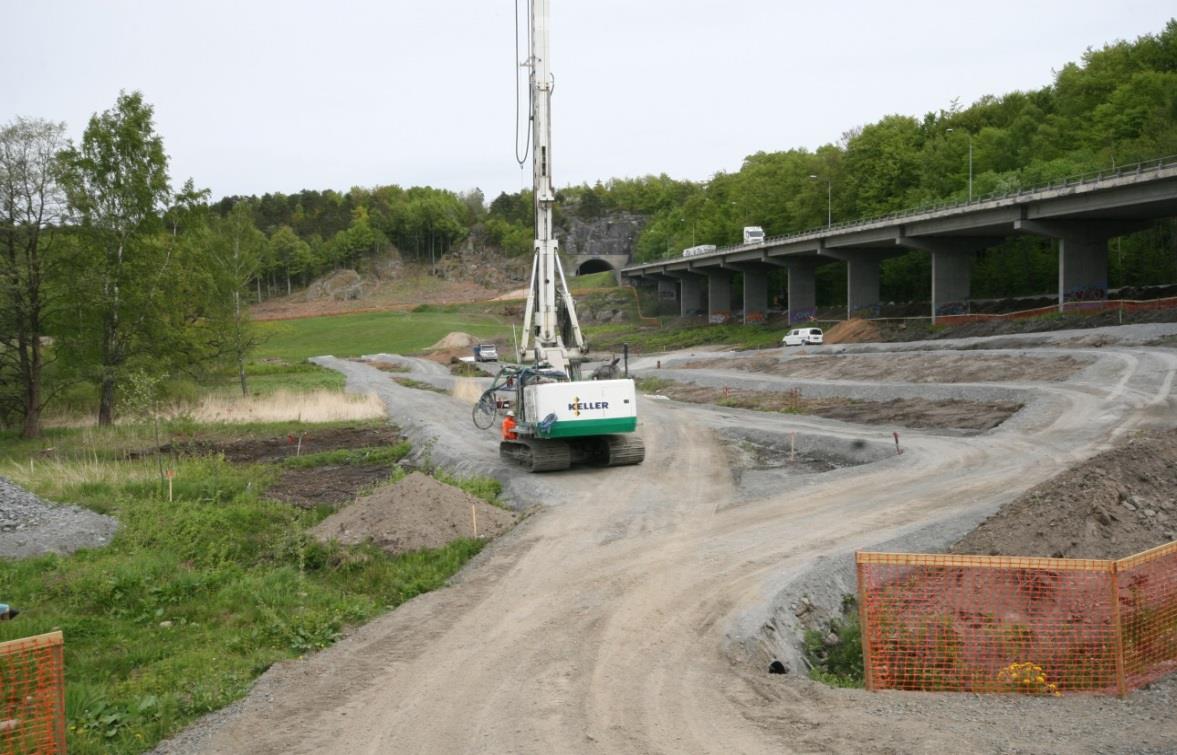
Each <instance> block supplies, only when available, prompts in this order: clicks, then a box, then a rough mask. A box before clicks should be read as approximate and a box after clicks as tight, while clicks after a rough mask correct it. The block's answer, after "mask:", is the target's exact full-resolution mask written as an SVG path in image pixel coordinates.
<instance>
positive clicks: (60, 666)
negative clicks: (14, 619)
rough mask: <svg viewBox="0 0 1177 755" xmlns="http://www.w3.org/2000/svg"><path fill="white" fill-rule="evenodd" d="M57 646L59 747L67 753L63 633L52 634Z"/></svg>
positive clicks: (55, 657)
mask: <svg viewBox="0 0 1177 755" xmlns="http://www.w3.org/2000/svg"><path fill="white" fill-rule="evenodd" d="M52 636H53V639H54V641H55V644H54V646H53V665H54V667H55V668H56V671H57V679H56V683H57V712H58V715H57V746H58V747H60V748H61V752H62V754H63V755H64V753H65V644H64V642H63V640H62V636H61V632H60V631H58V632H53V633H52Z"/></svg>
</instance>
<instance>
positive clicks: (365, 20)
mask: <svg viewBox="0 0 1177 755" xmlns="http://www.w3.org/2000/svg"><path fill="white" fill-rule="evenodd" d="M551 2H552V6H553V8H552V26H553V28H552V50H551V60H552V70H553V72H554V74H555V76H556V82H557V86H556V91H555V94H554V102H553V113H554V115H553V122H554V126H553V167H554V175H555V176H556V179H557V181H556V183H557V185H559V186H565V185H568V184H575V183H581V182H586V181H587V182H590V183H591V182H594V181H596V180H598V179H601V180H605V179H608V178H611V177H627V176H640V175H645V174H649V173H667V174H669V175H671V176H673V177H675V178H684V179H693V180H704V179H707V178H708V177H710V176H711V175H712V174H714V173H715V172H717V171H734V170H738V169H739V166H740V163H741V161H742V160H743V158H744V157H745V156H746V155H748V154H751V153H754V152H757V151H761V150H764V151H776V150H786V149H790V148H795V147H805V148H808V149H814V148H816V147H818V146H820V145H822V144H826V143H831V142H836V141H837V140H838V139H839V138H840V137H841V135H842V133H843V132H845V131H847V130H848V129H850V128H853V127H855V126H859V125H863V124H865V123H870V122H872V121H875V120H877V119H879V118H880V117H882V116H884V115H887V114H889V113H900V114H904V115H913V116H916V117H922V116H923V114H924V113H926V112H929V111H935V110H939V109H941V108H947V107H948V106H949V104H950V103H951V101H952V100H953V98H960V103H961V105H962V106H967V105H968V104H970V103H972V102H973V101H975V100H976V99H977V98H979V97H981V96H982V95H985V94H997V95H1000V94H1004V93H1006V92H1010V91H1013V90H1028V89H1037V88H1039V87H1042V86H1044V85H1046V84H1048V83H1050V82H1051V80H1052V69H1057V68H1060V67H1061V66H1062V65H1064V64H1065V63H1067V62H1069V61H1078V60H1079V58H1080V56H1081V54H1082V53H1083V51H1084V50H1085V49H1086V48H1088V47H1095V48H1098V47H1102V46H1103V45H1104V44H1105V43H1108V42H1112V41H1115V40H1117V39H1126V40H1132V39H1135V38H1136V37H1138V36H1140V35H1142V34H1156V33H1159V32H1160V31H1161V30H1162V29H1163V28H1164V26H1165V23H1166V22H1167V21H1168V19H1169V18H1171V17H1173V16H1177V6H1174V5H1173V3H1172V0H1119V2H1111V0H1018V1H1017V2H1014V1H1012V0H990V1H989V2H970V3H959V2H945V1H944V0H910V1H907V2H889V3H883V2H865V1H861V0H842V2H816V1H815V0H809V1H808V2H804V3H800V2H795V1H793V0H551ZM524 5H525V3H524ZM513 17H514V3H513V0H449V1H448V2H445V1H438V0H432V1H430V0H419V1H418V2H408V1H407V0H383V1H380V0H335V1H334V2H323V1H322V0H320V1H319V2H303V1H301V0H287V1H285V2H277V1H271V0H266V1H264V2H263V1H261V0H233V1H228V0H203V1H202V2H184V3H178V2H167V1H166V0H150V1H138V2H137V1H135V0H103V1H102V2H97V1H93V2H85V1H83V0H74V1H73V2H70V1H68V0H35V1H34V0H0V18H2V19H4V24H5V26H6V27H7V28H6V30H5V33H4V34H3V42H0V70H3V71H5V72H6V73H5V75H4V76H2V77H0V123H5V122H8V121H10V120H11V119H12V118H13V117H14V116H17V115H24V116H29V117H42V118H49V119H52V120H60V121H65V122H66V124H67V126H68V127H69V133H70V134H71V136H72V137H73V138H75V139H78V138H80V136H81V133H82V130H83V129H84V128H85V125H86V121H87V120H88V119H89V117H90V115H92V114H93V113H95V112H98V111H102V110H106V109H108V108H110V107H112V106H113V105H114V101H115V98H116V97H117V96H118V92H119V90H120V89H126V90H128V91H129V90H134V89H138V90H140V91H142V92H143V94H144V96H145V98H146V100H147V101H148V102H149V103H151V104H152V105H153V106H154V107H155V116H156V126H157V129H158V131H159V133H160V134H161V135H162V136H163V138H164V144H165V147H166V149H167V151H168V153H169V154H170V156H171V160H172V162H171V174H172V178H173V181H174V182H175V184H177V185H178V184H179V183H181V182H182V181H183V180H184V179H185V178H188V177H192V178H194V179H195V180H196V183H197V186H201V187H207V188H209V189H211V190H212V192H213V197H214V198H219V197H221V196H224V195H227V194H262V193H264V192H267V191H281V192H285V193H290V192H295V191H298V190H299V189H303V188H308V189H327V188H333V189H336V190H340V191H345V190H347V189H348V188H350V187H351V186H374V185H378V184H390V183H396V184H400V185H402V186H413V185H430V186H437V187H442V188H448V189H453V190H455V191H462V190H467V189H471V188H474V187H476V186H477V187H480V188H481V189H482V190H483V191H484V192H485V194H486V196H487V199H488V201H489V200H490V199H493V198H494V197H495V196H496V195H497V194H498V192H500V191H503V190H507V191H516V190H518V189H519V188H521V187H522V186H523V185H524V182H526V183H527V184H530V172H528V174H527V176H526V177H521V174H520V171H519V168H518V166H517V165H516V163H515V161H514V151H513V146H512V141H513V138H514V133H515V120H514V107H515V101H514V97H515V89H514V83H513V79H512V76H513V75H514V72H515V66H514V62H515V55H514V44H515V42H514V35H513V31H512V28H513V27H512V19H513ZM508 66H510V67H508Z"/></svg>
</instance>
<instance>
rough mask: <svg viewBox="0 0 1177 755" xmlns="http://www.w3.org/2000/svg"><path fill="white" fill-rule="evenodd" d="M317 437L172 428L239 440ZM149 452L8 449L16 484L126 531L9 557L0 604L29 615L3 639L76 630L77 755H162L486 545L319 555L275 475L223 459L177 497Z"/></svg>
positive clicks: (119, 441)
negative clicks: (278, 672)
mask: <svg viewBox="0 0 1177 755" xmlns="http://www.w3.org/2000/svg"><path fill="white" fill-rule="evenodd" d="M353 424H354V423H353ZM306 427H307V425H305V424H301V423H277V424H266V425H261V426H257V425H255V426H249V427H248V428H246V427H243V426H241V425H234V426H230V427H223V426H188V425H185V426H184V427H183V428H175V427H173V428H171V429H172V430H173V431H175V430H177V429H182V430H184V431H186V432H190V433H191V434H192V435H197V436H200V437H209V436H218V437H232V438H234V439H239V438H242V437H245V436H248V435H250V434H253V435H267V436H269V435H273V434H281V433H285V432H289V431H297V430H298V429H305V428H306ZM315 427H318V426H315ZM185 437H190V436H189V435H185V434H180V435H173V436H169V439H172V440H176V439H181V440H182V439H184V438H185ZM152 438H153V428H150V427H143V426H132V427H124V428H115V429H113V430H111V431H98V430H72V431H71V430H60V431H55V433H54V435H53V436H51V437H50V438H49V439H48V440H49V442H51V443H53V444H54V449H55V450H54V454H55V455H56V458H55V459H54V460H52V461H50V460H47V459H43V458H40V457H39V452H40V445H41V444H33V443H27V442H20V441H16V440H15V439H12V438H11V437H7V436H0V458H3V459H5V460H6V462H5V463H3V464H2V465H0V469H2V470H3V472H4V474H6V475H7V476H10V477H12V478H13V479H14V480H15V481H17V482H19V483H21V484H23V485H25V486H27V487H28V488H30V489H32V490H33V491H34V492H37V493H39V494H41V495H45V496H49V497H52V498H54V499H56V500H62V501H68V502H70V503H77V504H80V505H83V506H86V507H88V508H91V509H94V510H97V511H100V512H103V513H107V514H111V515H113V516H115V517H117V518H118V520H119V522H120V527H119V530H118V532H117V534H116V536H115V539H114V541H113V542H112V543H111V545H110V546H108V547H106V548H103V549H98V550H92V551H82V552H79V553H76V554H73V555H71V556H45V557H41V558H36V559H29V560H24V561H0V595H3V596H4V598H5V600H7V601H8V602H10V603H12V604H13V605H16V606H18V607H20V608H21V610H22V611H23V613H22V614H21V616H20V617H19V618H18V619H17V620H16V621H12V622H3V623H0V641H4V640H9V639H15V638H17V637H24V636H29V635H33V634H38V633H42V632H47V631H51V630H54V629H61V630H62V631H63V632H64V634H65V641H66V646H65V647H66V680H67V693H66V698H67V700H66V707H67V716H68V735H67V736H68V746H69V750H70V752H72V753H133V752H142V751H144V750H146V749H149V748H151V747H152V746H153V745H154V744H155V743H156V742H158V741H159V740H161V739H163V738H165V737H167V736H169V735H170V734H172V733H174V732H176V731H178V730H179V729H180V728H182V727H183V726H185V725H186V724H188V723H189V722H191V721H193V720H194V719H196V718H197V717H199V716H201V715H203V714H205V713H208V712H209V711H212V710H216V709H218V708H221V707H223V706H224V705H226V704H228V703H229V702H232V701H233V700H235V699H237V698H239V697H241V696H243V695H244V694H245V693H246V691H247V690H248V688H249V686H250V684H251V683H252V681H253V680H254V679H255V678H256V677H257V676H258V675H259V674H260V673H262V672H263V671H265V669H267V668H268V667H269V666H270V665H272V664H273V663H275V662H277V661H280V660H283V659H288V658H294V657H298V656H301V655H303V654H305V653H309V652H313V651H315V650H318V649H320V648H323V647H325V646H327V645H329V644H331V643H332V642H334V641H335V639H336V638H338V637H339V636H340V634H341V633H342V632H344V631H345V629H346V627H347V626H349V625H354V624H357V623H360V622H363V621H365V620H367V619H369V618H371V617H373V616H375V615H377V614H379V613H382V612H384V611H386V610H388V609H389V608H392V607H395V606H397V605H399V604H400V603H402V602H404V601H405V600H408V599H409V598H412V597H414V596H415V595H418V594H421V593H423V592H427V591H429V590H432V589H435V588H437V587H439V586H441V585H442V584H444V583H445V581H446V580H447V579H448V578H449V577H450V576H451V575H452V574H453V573H455V572H456V571H457V570H458V569H460V568H461V567H462V565H463V564H465V563H466V561H467V560H469V559H470V558H471V557H472V556H473V555H475V554H476V553H478V551H479V550H480V549H481V548H482V546H483V543H482V542H480V541H472V540H458V541H455V542H453V543H450V544H449V545H447V546H446V547H444V548H441V549H436V550H430V551H421V552H416V553H409V554H405V555H401V556H396V557H392V556H388V555H387V554H385V553H383V552H382V551H380V550H378V549H376V548H372V547H367V546H354V547H341V546H338V545H323V544H321V543H319V542H318V541H316V540H315V539H313V538H312V537H311V536H310V535H309V534H308V530H309V528H310V527H312V526H314V525H315V524H317V523H318V522H319V521H320V520H321V519H322V518H323V517H324V516H325V515H326V514H327V511H326V510H322V509H319V510H303V509H299V508H296V507H292V506H287V505H283V504H279V503H275V502H272V501H268V500H266V499H265V497H264V495H263V494H262V492H261V491H263V490H265V488H266V486H267V485H268V484H269V483H270V481H271V480H272V479H273V478H274V476H275V475H276V474H277V467H276V466H274V465H234V464H230V463H228V462H226V461H225V460H224V459H223V458H221V457H219V456H205V457H194V458H185V457H181V458H178V459H173V460H171V464H172V465H174V466H175V467H176V469H177V474H176V477H175V484H174V490H173V495H174V500H172V501H168V500H167V494H166V488H165V487H164V486H162V485H161V484H160V480H159V478H158V470H157V469H156V462H155V459H154V458H151V457H134V456H133V457H130V458H128V457H127V451H128V450H129V449H135V448H143V447H145V446H148V445H150V442H151V440H152ZM402 446H403V444H402ZM402 446H394V447H392V448H388V449H380V448H377V449H351V450H345V451H338V452H337V451H332V452H327V453H324V454H314V455H309V456H304V457H299V458H298V459H297V460H288V461H291V462H292V463H295V464H300V465H301V464H322V463H352V462H356V463H358V462H361V461H365V462H366V461H370V460H372V458H373V457H377V456H379V457H381V458H382V459H384V460H392V459H394V458H399V457H400V456H403V454H404V453H405V452H406V451H407V450H408V449H407V447H402Z"/></svg>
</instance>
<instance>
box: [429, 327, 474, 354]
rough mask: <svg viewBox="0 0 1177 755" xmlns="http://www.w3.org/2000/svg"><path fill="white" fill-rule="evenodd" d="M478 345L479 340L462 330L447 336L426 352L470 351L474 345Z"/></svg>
mask: <svg viewBox="0 0 1177 755" xmlns="http://www.w3.org/2000/svg"><path fill="white" fill-rule="evenodd" d="M476 343H478V339H477V338H475V337H474V336H472V335H470V334H469V333H463V332H461V331H460V330H459V331H454V332H453V333H449V334H447V335H446V336H445V337H444V338H442V339H441V340H440V341H438V342H437V343H435V344H433V345H432V346H430V347H429V348H428V349H426V351H448V350H450V349H468V348H470V347H471V346H473V345H474V344H476Z"/></svg>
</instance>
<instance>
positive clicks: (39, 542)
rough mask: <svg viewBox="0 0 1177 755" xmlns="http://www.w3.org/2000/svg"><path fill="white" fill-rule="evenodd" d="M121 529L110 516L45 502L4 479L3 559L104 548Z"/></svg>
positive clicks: (0, 512)
mask: <svg viewBox="0 0 1177 755" xmlns="http://www.w3.org/2000/svg"><path fill="white" fill-rule="evenodd" d="M117 527H118V522H117V521H115V520H114V519H112V518H111V517H109V516H103V515H102V514H97V513H95V512H93V511H89V510H87V509H82V508H78V507H77V506H61V505H57V504H53V503H49V502H47V501H43V500H41V499H40V498H38V497H37V496H35V495H33V494H32V493H30V492H28V491H27V490H25V489H24V488H22V487H20V486H19V485H16V484H15V483H13V482H11V481H9V480H8V479H6V478H4V477H0V558H28V557H30V556H40V555H43V554H46V553H61V554H65V553H73V552H74V551H76V550H81V549H82V548H100V547H102V546H104V545H106V544H107V543H109V542H110V540H111V538H112V537H114V531H115V529H116V528H117Z"/></svg>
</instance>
